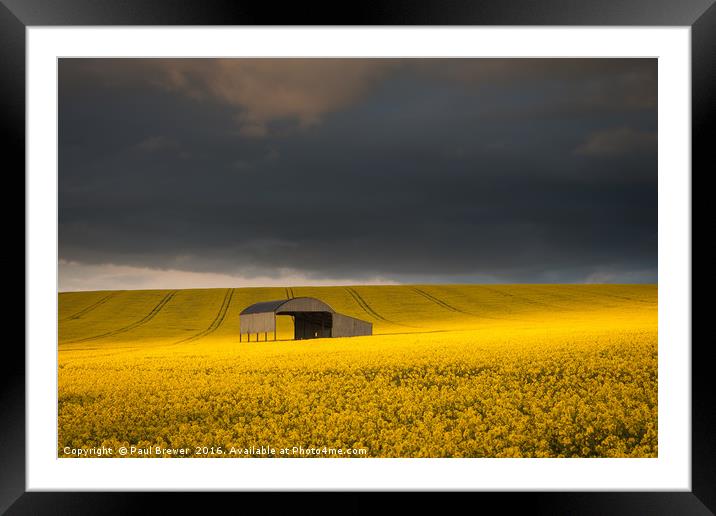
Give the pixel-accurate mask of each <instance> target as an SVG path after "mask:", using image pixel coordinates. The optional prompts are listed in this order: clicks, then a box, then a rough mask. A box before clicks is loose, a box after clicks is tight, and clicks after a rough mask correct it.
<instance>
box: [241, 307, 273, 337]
mask: <svg viewBox="0 0 716 516" xmlns="http://www.w3.org/2000/svg"><path fill="white" fill-rule="evenodd" d="M240 326H241V330H240V331H241V333H264V332H274V331H276V316H275V315H274V313H273V312H268V313H258V314H244V315H242V316H240Z"/></svg>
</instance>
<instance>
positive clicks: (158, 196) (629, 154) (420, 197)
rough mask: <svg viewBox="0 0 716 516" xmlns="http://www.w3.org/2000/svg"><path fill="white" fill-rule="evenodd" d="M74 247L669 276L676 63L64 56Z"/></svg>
mask: <svg viewBox="0 0 716 516" xmlns="http://www.w3.org/2000/svg"><path fill="white" fill-rule="evenodd" d="M59 88H60V89H59V94H60V131H59V137H60V156H59V158H60V170H59V195H60V199H59V201H60V214H59V217H60V219H59V221H60V258H61V259H63V260H68V261H73V262H80V263H84V264H103V263H112V264H118V265H132V266H137V267H150V268H165V269H166V268H169V269H178V270H187V271H198V272H221V273H228V274H236V275H241V276H251V275H266V276H276V275H277V274H279V271H283V270H287V269H289V270H294V271H298V272H300V273H301V274H304V275H305V276H307V277H310V278H316V279H321V278H341V277H343V278H354V279H356V280H360V279H363V278H370V277H383V278H388V279H393V280H397V281H411V282H419V281H443V282H444V281H456V282H459V281H546V282H553V281H655V280H656V266H657V261H656V256H657V189H656V188H657V177H656V171H657V168H656V164H657V162H656V129H657V128H656V105H655V104H656V61H655V60H626V59H624V60H614V59H609V60H606V59H584V60H575V59H569V60H538V59H534V60H509V59H494V60H325V61H322V60H234V61H231V60H229V61H227V60H62V61H61V63H60V84H59Z"/></svg>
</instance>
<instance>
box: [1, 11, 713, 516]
mask: <svg viewBox="0 0 716 516" xmlns="http://www.w3.org/2000/svg"><path fill="white" fill-rule="evenodd" d="M333 5H334V7H327V6H325V5H321V6H320V7H318V6H316V8H315V9H311V8H310V6H308V5H306V4H303V3H285V5H281V6H280V8H276V6H274V5H272V4H270V3H267V2H264V3H259V2H253V3H246V2H242V1H238V2H237V1H231V0H219V1H209V0H203V1H202V0H193V1H179V0H174V1H172V0H124V1H117V0H114V1H113V0H0V66H1V67H2V74H0V86H1V87H2V90H1V92H2V94H1V95H0V105H1V106H2V109H1V110H0V113H1V120H2V124H1V127H2V138H0V141H1V142H2V146H3V155H4V161H3V162H4V163H7V168H5V167H3V168H4V169H5V176H6V178H12V177H14V178H15V179H16V180H19V178H21V177H23V178H24V174H23V172H24V170H25V29H26V27H28V26H59V25H73V26H80V25H274V26H275V25H337V26H342V25H446V26H454V25H571V26H587V25H589V26H598V25H620V26H690V27H691V30H692V32H691V34H692V48H691V51H692V53H691V59H692V61H691V65H692V66H691V72H692V172H691V178H692V191H693V177H694V176H695V175H697V174H699V173H700V174H701V175H706V174H707V173H708V172H710V171H712V170H713V165H712V154H713V152H712V151H711V149H712V148H713V144H712V142H711V139H710V138H709V135H710V134H712V133H713V132H714V131H713V129H714V125H716V117H715V116H714V115H715V114H716V110H715V107H716V5H714V0H679V1H670V0H611V1H604V0H580V1H577V0H541V1H535V0H489V1H476V0H452V1H449V2H445V1H442V2H441V1H440V0H432V1H412V0H401V1H393V2H383V3H374V2H355V3H351V4H345V3H335V4H333ZM709 129H710V130H709ZM696 171H700V172H696ZM6 181H9V179H6ZM9 184H10V183H9V182H6V183H5V186H6V188H8V190H9V188H10V187H9V186H8V185H9ZM19 188H20V189H21V190H22V191H23V192H24V180H22V185H21V186H19ZM8 190H6V192H8ZM692 203H693V201H692ZM14 213H16V212H14ZM692 213H693V204H692ZM15 216H16V215H15ZM6 217H8V218H7V219H6V220H8V221H11V220H14V217H13V218H10V215H6ZM692 218H693V216H692ZM692 227H693V226H692ZM692 233H693V229H692ZM23 249H24V247H23ZM691 252H692V257H693V244H692V249H691ZM25 259H27V256H25ZM692 262H693V259H692ZM25 270H26V277H25V281H26V282H27V269H25ZM692 270H693V266H692ZM707 283H708V282H707ZM692 288H693V287H692ZM691 292H692V296H693V290H691ZM692 306H693V302H692ZM692 321H693V311H692ZM692 327H693V322H692ZM684 344H687V343H684ZM691 345H692V457H691V461H692V490H691V491H690V492H663V491H649V492H580V493H577V492H549V493H539V492H525V493H513V492H509V493H477V494H471V497H472V496H478V498H479V503H480V504H484V502H486V501H489V502H496V503H499V504H500V508H501V510H506V511H510V510H511V509H515V508H516V507H518V506H521V505H523V504H528V506H529V510H530V511H531V512H534V513H537V514H542V513H549V514H563V513H568V514H606V513H609V514H680V515H687V514H714V513H716V438H714V436H715V435H716V427H715V424H714V413H716V410H715V406H716V405H715V404H714V401H713V395H712V392H713V390H714V389H713V388H714V381H713V377H714V375H713V374H712V371H711V369H712V365H711V362H710V361H709V360H708V358H709V356H710V353H709V346H711V343H710V341H709V340H706V339H704V340H696V339H693V342H692V343H691ZM5 348H6V349H5V353H4V355H3V358H4V360H3V368H4V374H2V375H0V382H2V390H1V391H0V396H1V403H0V513H7V514H11V515H16V514H73V515H81V514H97V513H102V514H108V513H109V514H114V513H116V514H128V513H137V512H141V508H143V507H147V508H148V507H149V505H148V503H149V502H151V501H159V502H160V503H161V504H162V505H163V506H164V507H163V509H164V512H169V511H173V510H175V509H182V510H187V509H188V510H192V509H196V510H199V509H203V510H205V509H206V505H205V503H206V501H205V500H204V499H203V498H204V497H203V496H198V499H197V497H190V496H189V495H188V494H186V493H126V492H113V493H96V492H94V493H80V492H63V493H58V492H52V493H49V492H48V493H39V492H26V490H25V474H26V465H25V444H26V443H25V430H26V429H25V352H24V348H23V347H21V346H20V341H19V339H17V340H14V341H12V342H10V341H9V340H8V341H6V342H5ZM256 496H257V495H256V494H248V493H236V494H234V493H224V494H221V495H218V494H216V493H213V494H212V497H219V498H221V499H224V500H225V501H226V502H228V503H234V502H235V501H236V498H234V497H241V503H242V506H243V505H244V504H246V503H247V502H249V503H251V502H252V501H254V500H255V499H256ZM273 496H275V495H273ZM300 496H301V498H302V499H301V500H300V501H298V502H294V503H292V505H293V506H294V509H293V510H294V511H300V512H304V511H305V510H306V509H309V512H311V513H315V512H320V511H321V507H323V508H324V510H326V509H327V510H335V508H336V506H335V505H334V504H333V503H328V502H327V500H326V495H325V494H323V493H302V494H301V495H300ZM375 496H380V495H376V494H371V493H349V494H348V495H347V496H345V497H343V498H342V499H341V501H340V504H341V505H340V506H341V508H342V509H341V512H344V513H351V512H353V513H356V512H360V511H361V509H371V508H372V507H375V505H376V504H382V502H380V501H376V500H373V499H371V498H373V497H375ZM454 496H463V495H458V494H454ZM155 499H158V500H155ZM279 499H280V498H279ZM213 501H214V500H212V502H213ZM274 503H276V499H275V498H273V499H272V501H271V504H272V507H273V504H274ZM427 503H428V501H427V500H426V499H425V497H424V496H422V495H420V494H418V495H416V496H412V497H410V499H405V500H404V501H403V502H402V504H403V505H402V508H401V509H402V510H401V512H405V513H407V512H409V511H411V510H414V509H416V508H423V509H425V508H427V507H426V504H427ZM467 503H469V504H474V503H475V501H474V500H470V501H468V502H467ZM235 507H236V506H235ZM444 508H445V507H444V506H443V505H442V504H441V509H443V510H444Z"/></svg>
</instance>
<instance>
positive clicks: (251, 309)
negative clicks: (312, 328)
mask: <svg viewBox="0 0 716 516" xmlns="http://www.w3.org/2000/svg"><path fill="white" fill-rule="evenodd" d="M283 305H287V306H283ZM281 311H286V312H331V313H335V310H333V308H331V307H330V306H329V305H327V304H326V303H324V302H323V301H321V300H320V299H316V298H315V297H294V298H292V299H279V300H278V301H262V302H261V303H254V304H253V305H251V306H248V307H246V308H244V310H243V311H242V312H241V314H240V315H246V314H263V313H270V312H281Z"/></svg>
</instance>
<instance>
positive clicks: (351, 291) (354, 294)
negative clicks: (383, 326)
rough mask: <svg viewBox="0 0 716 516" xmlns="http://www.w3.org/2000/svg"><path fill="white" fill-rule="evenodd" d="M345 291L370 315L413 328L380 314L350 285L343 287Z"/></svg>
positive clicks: (389, 322)
mask: <svg viewBox="0 0 716 516" xmlns="http://www.w3.org/2000/svg"><path fill="white" fill-rule="evenodd" d="M345 289H346V291H347V292H348V293H349V294H350V295H351V297H352V298H353V299H354V300H355V302H356V303H358V306H360V307H361V308H362V309H363V311H364V312H365V313H367V314H368V315H370V316H371V317H373V318H375V319H378V320H380V321H383V322H387V323H388V324H395V325H396V326H404V327H406V328H415V326H408V325H407V324H400V323H397V322H394V321H391V320H390V319H386V318H385V317H383V316H382V315H380V314H379V313H378V312H376V311H375V310H373V308H372V307H371V306H370V305H369V304H368V303H367V302H366V300H365V299H363V296H361V295H360V294H359V293H358V291H357V290H356V289H354V288H351V287H345Z"/></svg>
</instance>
